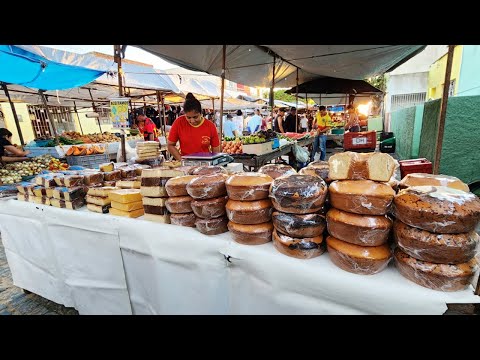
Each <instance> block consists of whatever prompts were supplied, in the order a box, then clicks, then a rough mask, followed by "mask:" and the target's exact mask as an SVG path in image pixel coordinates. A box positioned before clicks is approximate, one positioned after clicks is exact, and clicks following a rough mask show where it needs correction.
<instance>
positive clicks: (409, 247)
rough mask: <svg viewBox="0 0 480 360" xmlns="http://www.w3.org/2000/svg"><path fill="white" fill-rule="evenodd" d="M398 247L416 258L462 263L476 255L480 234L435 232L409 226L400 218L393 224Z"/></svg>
mask: <svg viewBox="0 0 480 360" xmlns="http://www.w3.org/2000/svg"><path fill="white" fill-rule="evenodd" d="M393 233H394V237H395V242H396V243H397V245H398V247H399V248H400V249H402V250H403V251H404V252H405V253H407V254H408V255H410V256H412V257H414V258H415V259H418V260H422V261H428V262H432V263H439V264H461V263H465V262H468V261H469V260H470V259H472V258H473V257H474V256H475V253H476V252H475V250H476V247H477V244H478V241H479V236H478V235H477V233H476V232H475V231H470V232H468V233H462V234H433V233H431V232H428V231H426V230H422V229H418V228H415V227H412V226H408V225H406V224H404V223H402V222H401V221H399V220H395V223H394V225H393Z"/></svg>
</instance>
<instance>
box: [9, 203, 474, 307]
mask: <svg viewBox="0 0 480 360" xmlns="http://www.w3.org/2000/svg"><path fill="white" fill-rule="evenodd" d="M0 224H1V225H0V229H1V233H2V240H3V242H4V245H5V252H6V255H7V259H8V262H9V266H10V268H11V271H12V276H13V280H14V284H15V285H16V286H19V287H21V288H24V289H27V290H29V291H32V292H35V293H37V294H39V295H41V296H43V297H45V298H47V299H50V300H53V301H55V302H58V303H61V304H64V305H66V306H74V307H75V308H76V309H77V310H78V311H79V312H80V314H131V313H133V314H442V313H443V312H444V311H445V310H446V309H447V307H446V304H447V303H479V302H480V297H478V296H474V295H473V289H472V288H469V289H466V290H463V291H458V292H452V293H449V292H439V291H434V290H430V289H427V288H424V287H421V286H418V285H416V284H414V283H412V282H410V281H408V280H407V279H405V278H403V277H402V276H401V275H400V274H399V273H398V271H397V270H396V269H395V267H394V266H393V265H392V264H390V265H389V266H388V268H387V269H386V270H385V271H383V272H381V273H379V274H376V275H372V276H361V275H356V274H351V273H348V272H345V271H343V270H341V269H339V268H338V267H336V266H334V265H333V264H332V262H331V260H330V258H329V255H328V253H324V254H322V255H321V256H320V257H318V258H314V259H310V260H300V259H295V258H290V257H287V256H284V255H283V254H280V253H279V252H277V251H276V250H275V249H274V246H273V244H272V243H271V242H270V243H267V244H264V245H257V246H246V245H241V244H238V243H236V242H234V241H233V240H232V238H231V234H230V233H224V234H220V235H215V236H207V235H203V234H201V233H199V232H198V231H197V230H195V229H191V228H187V227H180V226H175V225H169V224H156V223H152V222H147V221H143V220H142V218H138V219H125V218H121V217H116V216H110V215H102V214H95V213H89V212H87V211H71V210H66V209H56V208H53V207H48V206H44V205H36V204H31V203H25V202H20V201H16V200H6V201H2V202H0ZM19 225H20V226H19ZM27 229H28V230H27ZM152 234H155V235H154V236H152Z"/></svg>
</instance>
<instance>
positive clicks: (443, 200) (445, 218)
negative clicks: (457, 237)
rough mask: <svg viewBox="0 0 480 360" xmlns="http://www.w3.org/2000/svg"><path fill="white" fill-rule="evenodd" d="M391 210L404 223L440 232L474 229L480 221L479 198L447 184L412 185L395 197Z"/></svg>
mask: <svg viewBox="0 0 480 360" xmlns="http://www.w3.org/2000/svg"><path fill="white" fill-rule="evenodd" d="M392 210H393V213H394V215H395V217H396V218H397V219H399V220H400V221H402V222H403V223H405V224H407V225H410V226H414V227H418V228H420V229H423V230H427V231H430V232H433V233H439V234H459V233H466V232H470V231H472V230H474V229H475V227H476V225H477V224H478V222H479V220H480V199H479V198H478V197H477V196H476V195H475V194H472V193H467V192H465V191H462V190H457V189H453V188H449V187H446V186H411V187H408V188H406V189H403V190H400V191H399V192H398V194H397V195H396V196H395V200H394V205H393V209H392Z"/></svg>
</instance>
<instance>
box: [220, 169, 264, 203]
mask: <svg viewBox="0 0 480 360" xmlns="http://www.w3.org/2000/svg"><path fill="white" fill-rule="evenodd" d="M272 181H273V179H272V178H271V177H270V176H269V175H266V174H262V173H256V172H245V173H239V174H235V175H231V176H230V177H229V178H228V179H227V181H226V182H225V185H226V188H227V193H228V197H229V198H230V199H232V200H241V201H252V200H261V199H267V198H268V195H269V190H270V184H271V183H272Z"/></svg>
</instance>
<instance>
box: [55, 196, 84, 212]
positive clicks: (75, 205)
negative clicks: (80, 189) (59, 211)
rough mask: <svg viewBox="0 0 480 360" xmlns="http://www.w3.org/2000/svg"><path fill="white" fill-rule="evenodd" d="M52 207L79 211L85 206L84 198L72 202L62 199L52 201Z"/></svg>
mask: <svg viewBox="0 0 480 360" xmlns="http://www.w3.org/2000/svg"><path fill="white" fill-rule="evenodd" d="M50 205H52V206H54V207H58V208H65V209H70V210H77V209H80V208H81V207H83V205H85V199H84V198H77V199H75V200H72V201H68V200H61V199H50Z"/></svg>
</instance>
